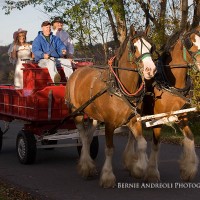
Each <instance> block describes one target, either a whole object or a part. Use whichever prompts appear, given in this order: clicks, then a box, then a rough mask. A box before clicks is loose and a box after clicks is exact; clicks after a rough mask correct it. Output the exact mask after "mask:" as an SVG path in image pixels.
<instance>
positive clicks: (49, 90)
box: [0, 61, 98, 164]
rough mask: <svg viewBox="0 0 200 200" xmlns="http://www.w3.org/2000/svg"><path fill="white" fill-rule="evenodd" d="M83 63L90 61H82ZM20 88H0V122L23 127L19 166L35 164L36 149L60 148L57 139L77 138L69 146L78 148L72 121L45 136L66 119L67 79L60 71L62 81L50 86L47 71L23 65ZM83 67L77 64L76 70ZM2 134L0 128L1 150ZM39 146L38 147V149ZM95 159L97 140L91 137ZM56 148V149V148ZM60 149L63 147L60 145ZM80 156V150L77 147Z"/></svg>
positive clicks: (17, 142)
mask: <svg viewBox="0 0 200 200" xmlns="http://www.w3.org/2000/svg"><path fill="white" fill-rule="evenodd" d="M84 62H85V63H87V64H88V63H89V64H90V65H91V62H87V61H84ZM23 65H24V68H23V83H24V86H23V89H16V88H14V86H13V85H0V120H3V121H6V122H12V121H13V120H22V121H23V124H24V126H23V128H22V130H21V131H20V132H19V133H18V136H17V141H16V145H17V155H18V158H19V161H20V162H21V163H22V164H31V163H33V162H34V161H35V156H36V147H37V148H52V147H59V145H56V144H57V141H58V140H63V139H76V140H77V141H78V143H77V142H76V143H75V144H69V145H68V146H80V145H81V144H80V141H79V139H78V138H79V136H78V132H77V129H76V126H75V124H74V121H73V119H71V118H69V119H67V120H65V123H62V125H60V126H59V130H55V132H54V133H51V135H48V130H51V129H52V128H54V127H55V126H57V125H58V124H59V123H60V122H61V121H62V120H63V119H64V118H65V117H66V116H69V108H68V107H67V105H66V104H65V98H64V96H65V92H66V91H65V90H66V87H65V86H66V82H67V81H66V78H65V75H64V72H63V69H62V68H58V72H59V74H60V75H61V82H59V83H55V84H54V83H53V82H52V80H51V78H50V76H49V72H48V69H47V68H40V67H38V65H37V64H36V63H31V62H28V63H25V64H23ZM83 66H85V64H83V63H82V64H81V63H80V61H79V62H78V63H77V66H75V67H76V68H79V67H83ZM2 140H3V131H1V129H0V151H1V148H2ZM38 143H40V144H39V147H38ZM94 143H95V147H94V148H95V149H94V151H93V153H94V156H93V157H96V155H97V152H98V144H97V143H98V138H97V137H94ZM55 145H56V146H55ZM60 147H63V144H62V145H60ZM78 151H79V153H80V148H79V147H78Z"/></svg>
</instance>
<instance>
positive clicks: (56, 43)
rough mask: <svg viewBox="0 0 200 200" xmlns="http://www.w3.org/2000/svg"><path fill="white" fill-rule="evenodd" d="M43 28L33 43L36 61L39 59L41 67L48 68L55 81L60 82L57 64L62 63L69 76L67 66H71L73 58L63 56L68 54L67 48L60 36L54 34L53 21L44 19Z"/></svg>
mask: <svg viewBox="0 0 200 200" xmlns="http://www.w3.org/2000/svg"><path fill="white" fill-rule="evenodd" d="M41 28H42V31H39V32H38V36H37V37H36V38H35V39H34V41H33V44H32V51H33V54H34V56H35V61H38V66H39V67H41V68H44V67H47V68H48V71H49V74H50V77H51V79H52V81H53V82H59V81H60V80H61V77H60V75H59V73H58V71H57V68H56V65H57V64H61V66H63V67H64V72H65V76H66V78H68V74H67V73H66V70H65V68H71V60H69V59H63V58H62V57H64V56H65V55H66V54H67V50H66V47H65V45H64V44H63V42H62V41H61V40H60V38H59V37H57V36H54V35H53V34H52V32H51V23H50V22H49V21H44V22H43V23H42V25H41Z"/></svg>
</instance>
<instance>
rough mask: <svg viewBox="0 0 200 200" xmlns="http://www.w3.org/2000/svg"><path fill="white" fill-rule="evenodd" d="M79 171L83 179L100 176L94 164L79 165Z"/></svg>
mask: <svg viewBox="0 0 200 200" xmlns="http://www.w3.org/2000/svg"><path fill="white" fill-rule="evenodd" d="M77 169H78V173H79V174H80V175H81V177H83V178H91V177H94V176H95V175H97V174H98V173H97V169H96V166H95V165H94V164H93V163H92V162H91V163H84V164H83V163H82V164H81V163H79V164H78V167H77Z"/></svg>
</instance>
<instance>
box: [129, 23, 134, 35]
mask: <svg viewBox="0 0 200 200" xmlns="http://www.w3.org/2000/svg"><path fill="white" fill-rule="evenodd" d="M129 34H130V36H133V35H135V34H136V31H135V28H134V26H133V24H132V25H131V26H130V33H129Z"/></svg>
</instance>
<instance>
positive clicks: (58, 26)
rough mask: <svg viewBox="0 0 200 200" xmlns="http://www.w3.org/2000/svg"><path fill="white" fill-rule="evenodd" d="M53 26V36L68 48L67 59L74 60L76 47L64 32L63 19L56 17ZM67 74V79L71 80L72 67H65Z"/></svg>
mask: <svg viewBox="0 0 200 200" xmlns="http://www.w3.org/2000/svg"><path fill="white" fill-rule="evenodd" d="M51 25H52V28H53V30H52V32H53V35H55V36H57V37H59V38H60V39H61V41H62V42H63V43H64V45H65V46H66V49H67V58H69V59H72V58H73V54H74V45H73V43H72V40H71V38H70V36H69V34H68V33H67V32H66V31H65V30H63V20H62V18H61V17H55V18H54V20H53V21H52V22H51ZM64 70H65V74H67V77H68V78H69V76H70V75H71V74H72V73H73V69H72V67H71V68H70V67H65V68H64Z"/></svg>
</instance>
